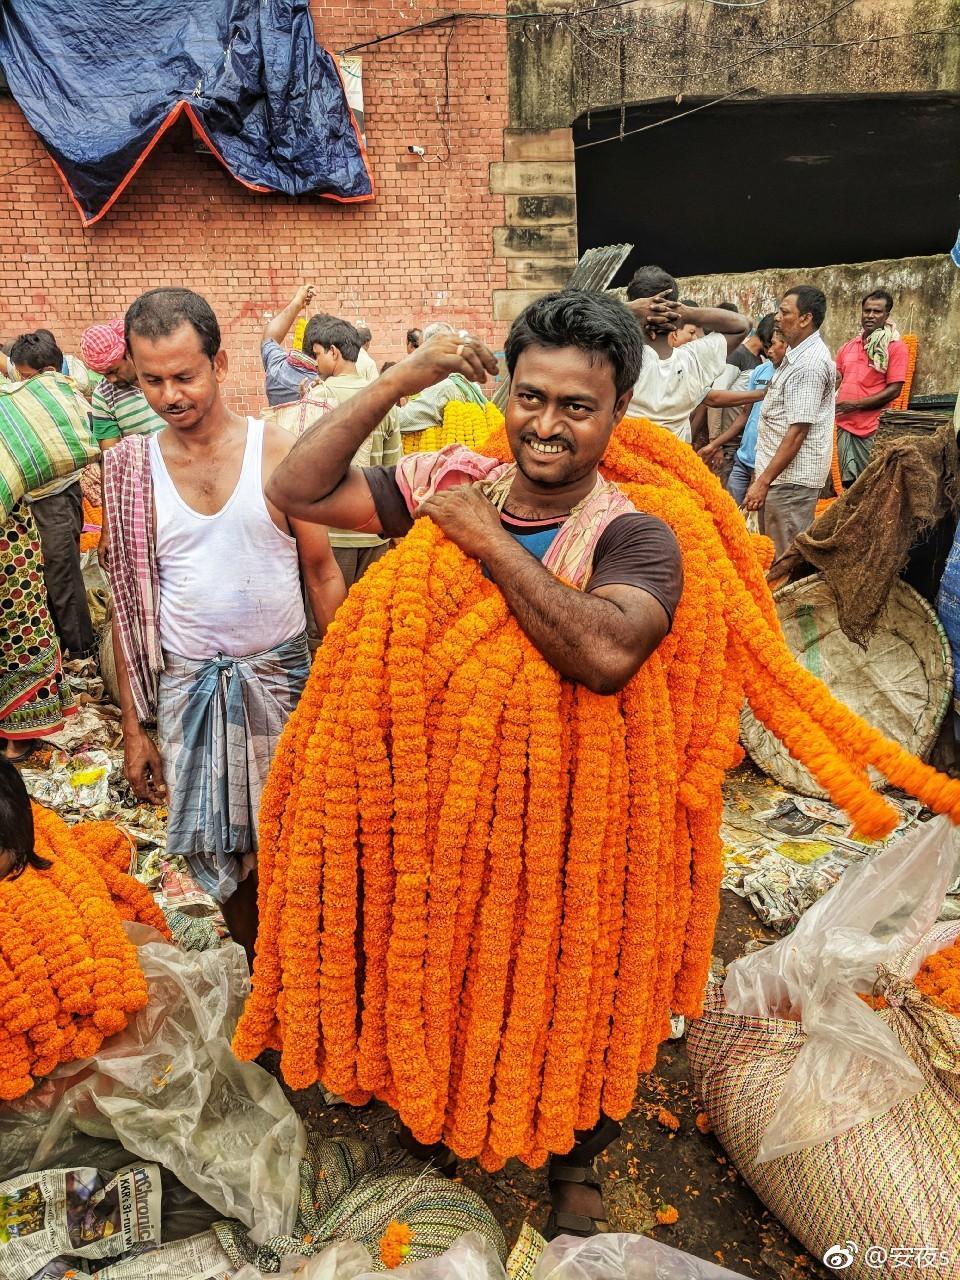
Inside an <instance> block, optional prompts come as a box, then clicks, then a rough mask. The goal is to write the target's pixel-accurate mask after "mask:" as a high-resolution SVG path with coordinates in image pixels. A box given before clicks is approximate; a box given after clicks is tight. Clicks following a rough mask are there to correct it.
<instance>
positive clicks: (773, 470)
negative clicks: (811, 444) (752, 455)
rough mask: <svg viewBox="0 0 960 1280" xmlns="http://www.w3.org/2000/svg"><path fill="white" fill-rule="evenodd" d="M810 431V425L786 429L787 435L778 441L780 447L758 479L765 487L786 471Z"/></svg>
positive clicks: (797, 424) (795, 425)
mask: <svg viewBox="0 0 960 1280" xmlns="http://www.w3.org/2000/svg"><path fill="white" fill-rule="evenodd" d="M809 430H810V424H809V423H808V422H807V423H795V424H794V425H793V426H792V427H790V428H788V430H787V434H786V435H785V436H784V437H783V439H782V440H781V441H780V447H779V449H778V450H777V451H776V453H775V454H774V455H773V457H772V458H771V459H770V461H769V463H768V464H767V466H766V467H764V469H763V472H762V474H761V475H760V476H759V477H758V479H759V480H760V481H761V482H762V483H763V484H765V485H768V486H769V485H771V484H773V482H774V480H776V478H777V476H779V475H780V474H781V473H782V472H784V471H786V469H787V467H789V465H790V463H791V462H792V461H793V460H794V458H795V457H796V456H797V454H798V453H799V452H800V447H801V445H802V444H803V442H804V440H806V438H807V432H808V431H809Z"/></svg>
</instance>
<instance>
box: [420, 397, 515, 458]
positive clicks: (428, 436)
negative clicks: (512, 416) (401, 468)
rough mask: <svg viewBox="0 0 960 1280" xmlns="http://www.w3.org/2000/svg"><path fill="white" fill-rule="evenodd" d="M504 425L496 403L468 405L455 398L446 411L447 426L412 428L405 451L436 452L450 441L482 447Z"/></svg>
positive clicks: (444, 422) (471, 446) (444, 416)
mask: <svg viewBox="0 0 960 1280" xmlns="http://www.w3.org/2000/svg"><path fill="white" fill-rule="evenodd" d="M502 425H503V414H502V413H501V412H500V410H499V409H498V408H497V406H496V405H495V404H492V403H488V404H486V405H483V406H481V405H479V404H464V403H463V401H462V400H451V401H450V402H449V404H447V406H446V407H445V409H444V411H443V425H442V426H437V427H425V428H424V430H423V431H408V432H406V433H405V435H404V437H403V452H404V453H434V452H435V451H436V450H437V449H442V448H443V447H444V445H448V444H465V445H466V446H467V448H468V449H477V450H482V447H483V442H484V441H485V440H486V438H487V436H489V435H490V433H491V432H492V431H496V430H497V429H498V428H499V427H501V426H502Z"/></svg>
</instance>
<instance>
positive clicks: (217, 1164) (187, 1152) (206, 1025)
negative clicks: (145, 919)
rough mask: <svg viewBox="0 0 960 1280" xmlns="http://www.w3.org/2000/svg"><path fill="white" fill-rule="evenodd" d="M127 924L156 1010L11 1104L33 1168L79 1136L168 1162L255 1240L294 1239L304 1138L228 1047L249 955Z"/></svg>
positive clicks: (263, 1076)
mask: <svg viewBox="0 0 960 1280" xmlns="http://www.w3.org/2000/svg"><path fill="white" fill-rule="evenodd" d="M126 928H127V931H128V933H129V935H130V936H131V938H132V939H133V941H134V942H136V944H137V955H138V957H139V960H140V964H141V966H142V968H143V971H144V974H145V975H146V979H147V986H148V988H149V993H150V999H149V1003H148V1005H147V1007H146V1008H145V1009H143V1010H141V1012H140V1013H138V1014H136V1015H135V1016H134V1017H132V1018H131V1019H130V1021H129V1024H128V1026H127V1029H126V1030H125V1031H122V1032H120V1033H119V1035H116V1036H112V1037H111V1038H110V1039H109V1040H107V1041H105V1042H104V1044H103V1046H102V1048H101V1049H100V1051H99V1052H98V1054H97V1057H96V1058H95V1059H94V1060H93V1062H92V1063H90V1062H87V1063H71V1064H69V1066H67V1067H64V1068H60V1069H59V1071H58V1072H57V1073H56V1076H55V1077H54V1078H52V1079H50V1080H47V1081H44V1082H43V1084H42V1085H41V1086H40V1087H39V1089H38V1090H35V1091H34V1093H31V1094H28V1095H27V1097H26V1098H24V1099H22V1101H21V1102H20V1103H16V1104H13V1105H12V1107H11V1109H10V1110H11V1112H12V1113H13V1114H14V1115H15V1114H16V1113H18V1112H20V1111H22V1112H24V1113H25V1116H24V1118H27V1117H29V1119H30V1120H32V1121H36V1122H37V1123H36V1127H34V1128H33V1132H34V1133H35V1134H36V1135H37V1137H38V1139H39V1141H38V1145H37V1146H36V1149H35V1150H34V1151H33V1154H32V1156H30V1157H29V1166H28V1167H29V1168H31V1169H43V1168H46V1167H50V1166H52V1165H54V1164H56V1163H57V1157H56V1153H57V1152H58V1151H59V1150H60V1149H61V1148H62V1146H63V1142H64V1139H65V1138H66V1137H67V1136H68V1134H69V1131H70V1130H71V1129H72V1128H76V1129H79V1130H80V1131H81V1132H83V1133H86V1134H89V1135H90V1136H92V1137H94V1138H114V1139H116V1140H117V1141H119V1142H121V1143H122V1144H123V1146H124V1147H125V1149H126V1150H127V1151H129V1152H131V1153H132V1154H133V1155H136V1156H139V1157H141V1158H142V1159H144V1160H153V1161H156V1163H158V1164H161V1165H163V1166H165V1167H166V1168H167V1169H169V1170H170V1171H171V1172H172V1173H174V1174H175V1175H176V1177H177V1178H178V1179H179V1180H180V1182H182V1183H183V1185H184V1186H186V1187H189V1189H190V1190H191V1191H193V1192H195V1193H196V1194H197V1195H198V1196H200V1197H201V1198H202V1199H203V1200H204V1201H206V1202H207V1203H208V1204H209V1205H212V1206H213V1208H214V1209H215V1210H216V1211H217V1212H218V1213H219V1214H221V1215H222V1216H223V1217H226V1218H237V1219H239V1221H240V1222H242V1223H243V1225H244V1226H245V1227H247V1229H248V1230H249V1232H250V1235H251V1237H252V1238H253V1239H254V1241H255V1242H256V1243H258V1244H259V1243H262V1241H263V1240H265V1239H269V1238H270V1237H271V1236H275V1235H287V1234H289V1233H290V1232H291V1231H292V1230H293V1228H294V1225H295V1222H296V1215H297V1202H298V1199H299V1193H300V1177H299V1172H300V1160H301V1159H302V1158H303V1154H304V1149H305V1145H306V1133H305V1131H304V1128H303V1125H302V1124H301V1123H300V1120H299V1119H298V1117H297V1115H296V1113H295V1112H294V1110H293V1108H292V1107H291V1106H290V1103H289V1102H288V1101H287V1099H286V1097H285V1096H284V1093H283V1090H282V1089H281V1088H280V1085H279V1084H278V1082H277V1081H276V1080H275V1079H274V1078H273V1077H272V1076H271V1075H269V1073H268V1072H266V1071H264V1070H263V1068H262V1067H258V1066H257V1065H256V1063H253V1062H239V1061H238V1060H237V1059H236V1058H235V1057H234V1055H233V1052H232V1050H231V1048H230V1040H231V1037H232V1035H233V1030H234V1028H235V1026H236V1023H237V1019H238V1018H239V1016H240V1011H241V1009H242V1008H243V1002H244V1000H245V999H246V996H247V993H248V990H249V975H248V971H247V963H246V958H245V956H244V954H243V951H242V949H241V948H240V947H239V946H237V944H236V943H233V942H225V943H224V944H223V946H221V947H220V948H219V949H218V950H216V951H181V950H180V949H179V948H178V947H175V946H171V945H170V944H169V943H167V942H165V941H163V940H162V939H161V938H160V935H159V934H157V933H156V932H155V931H154V930H152V929H148V928H147V927H146V926H143V925H127V926H126ZM34 1094H39V1095H40V1097H41V1100H42V1102H41V1105H39V1106H36V1105H34V1101H33V1100H34ZM47 1108H51V1109H50V1110H47ZM10 1118H11V1120H12V1119H13V1115H11V1117H10ZM0 1121H2V1117H0ZM11 1127H14V1128H15V1126H11ZM4 1131H5V1127H4V1125H3V1123H2V1122H0V1134H3V1133H4ZM27 1134H28V1135H29V1129H28V1130H27ZM18 1141H20V1142H21V1143H22V1142H23V1141H29V1137H26V1138H25V1139H18ZM18 1155H20V1156H22V1155H23V1153H22V1152H18ZM128 1163H129V1162H128Z"/></svg>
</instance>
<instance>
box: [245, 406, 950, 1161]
mask: <svg viewBox="0 0 960 1280" xmlns="http://www.w3.org/2000/svg"><path fill="white" fill-rule="evenodd" d="M486 452H487V453H489V454H491V455H492V456H500V457H503V456H505V455H506V441H505V438H504V437H503V435H502V433H501V435H500V439H499V440H496V441H491V442H489V443H488V448H487V450H486ZM606 462H607V465H606V466H605V468H604V469H605V471H606V473H607V474H608V475H610V476H611V478H613V479H615V480H616V481H617V482H618V483H620V484H621V486H622V487H623V489H624V491H625V492H626V493H627V494H628V495H629V497H630V498H631V499H632V500H633V502H634V503H635V505H636V506H637V507H638V508H639V509H640V510H643V511H647V512H650V513H652V514H653V515H656V516H660V517H661V518H662V519H664V520H665V521H666V522H667V523H668V524H669V525H670V526H671V528H672V529H673V530H674V532H675V533H676V535H677V538H678V540H679V543H680V547H681V551H682V554H683V561H684V571H685V587H684V592H683V596H682V599H681V602H680V604H679V606H678V609H677V612H676V617H675V620H674V626H673V629H672V632H671V633H670V635H669V636H668V637H667V638H666V639H665V640H664V642H663V643H662V644H661V645H660V647H659V649H658V650H657V651H656V653H655V654H654V655H653V656H652V657H651V658H650V659H649V661H648V662H647V663H646V664H645V665H644V667H643V668H642V669H641V670H640V672H639V673H638V674H637V675H636V676H635V677H634V678H633V679H632V680H631V681H630V683H629V684H628V685H627V687H626V689H625V690H624V691H623V692H622V693H621V694H619V695H617V696H611V697H602V696H599V695H597V694H594V693H591V692H590V691H588V690H587V689H585V688H584V687H582V686H577V685H574V684H573V683H571V682H568V681H565V680H563V679H561V678H560V677H559V675H558V674H557V673H556V672H555V671H554V670H553V669H552V668H551V667H550V666H549V665H548V664H547V663H546V662H545V661H544V660H543V659H542V658H541V657H540V655H539V654H538V653H537V651H536V650H535V649H534V647H533V646H532V645H531V644H530V642H529V641H528V640H527V639H526V637H525V636H524V635H523V633H522V632H521V630H520V628H519V627H518V625H517V624H516V622H515V621H514V619H513V617H512V616H511V614H510V612H509V610H508V609H507V606H506V603H505V601H504V598H503V596H502V595H501V594H500V592H499V591H498V590H497V588H496V587H495V586H494V585H493V584H492V583H491V582H489V581H488V580H487V579H485V578H484V577H483V575H482V573H481V570H480V568H479V566H478V565H477V564H476V563H475V562H473V561H472V560H469V559H468V558H467V557H466V556H464V555H463V553H462V552H461V551H460V550H459V549H458V548H457V547H456V546H454V545H453V544H452V543H451V542H449V541H447V540H446V539H445V538H444V537H443V535H442V534H441V533H440V531H439V530H438V528H437V527H436V526H435V525H434V524H433V523H431V522H430V521H429V520H421V521H418V522H417V524H416V525H415V526H414V529H413V530H412V532H411V533H410V534H408V535H407V537H406V538H404V539H403V541H402V542H401V544H400V545H399V547H398V548H397V549H396V550H394V551H393V552H392V553H391V554H390V555H388V556H386V557H384V558H383V559H382V560H380V561H379V562H378V563H377V564H376V565H374V566H373V568H372V569H371V570H370V571H369V572H368V573H367V574H366V575H365V576H364V578H363V580H362V581H361V582H360V583H359V584H358V585H357V586H356V587H355V588H354V590H353V591H352V592H351V593H350V595H349V597H348V599H347V600H346V602H345V604H344V605H343V606H342V607H341V609H340V611H339V613H338V614H337V617H336V619H335V621H334V623H333V625H332V626H331V627H330V629H329V630H328V632H327V635H326V638H325V640H324V643H323V646H322V647H321V649H320V650H319V652H318V654H317V657H316V660H315V662H314V666H313V670H312V673H311V676H310V680H309V682H308V684H307V688H306V691H305V693H304V695H303V699H302V701H301V703H300V705H299V707H298V709H297V711H296V712H295V714H294V715H293V717H292V718H291V720H290V722H289V724H288V726H287V728H286V731H285V733H284V735H283V738H282V740H281V743H280V746H279V749H278V751H277V755H276V758H275V761H274V766H273V770H272V772H271V775H270V779H269V782H268V784H267V787H266V790H265V792H264V797H263V803H262V807H261V812H260V862H259V872H260V936H259V938H258V941H257V955H256V965H255V969H254V979H253V992H252V995H251V997H250V999H249V1001H248V1003H247V1006H246V1009H245V1012H244V1014H243V1017H242V1019H241V1022H240V1025H239V1028H238V1031H237V1035H236V1039H235V1042H234V1048H235V1051H236V1052H237V1054H238V1055H239V1056H240V1057H241V1058H248V1059H249V1058H253V1057H255V1056H256V1055H257V1054H259V1053H260V1052H261V1051H262V1050H263V1049H264V1048H267V1047H272V1048H277V1049H279V1050H280V1051H281V1054H282V1058H281V1066H282V1070H283V1074H284V1077H285V1079H286V1081H287V1082H288V1084H290V1085H291V1086H293V1087H294V1088H301V1089H302V1088H306V1087H307V1086H309V1085H311V1084H313V1083H314V1082H315V1081H317V1080H322V1081H323V1083H324V1084H325V1085H326V1086H327V1087H328V1088H329V1089H331V1090H333V1091H334V1092H336V1093H338V1094H341V1095H342V1096H344V1097H345V1098H346V1099H347V1100H348V1101H350V1102H354V1103H360V1102H363V1101H364V1100H366V1099H367V1098H368V1097H369V1096H370V1095H376V1096H377V1097H379V1098H382V1099H384V1100H386V1101H387V1102H388V1103H390V1104H391V1105H392V1106H394V1107H395V1108H396V1109H397V1110H398V1112H399V1114H400V1117H401V1119H402V1120H403V1121H405V1123H406V1124H407V1125H409V1126H410V1128H411V1129H412V1130H413V1133H414V1134H415V1135H416V1137H417V1138H418V1139H419V1140H420V1141H422V1142H433V1141H436V1140H437V1139H440V1138H442V1139H444V1140H445V1141H446V1142H447V1143H449V1145H450V1146H451V1147H452V1148H453V1150H454V1151H456V1152H457V1154H458V1155H460V1156H462V1157H477V1158H479V1159H480V1160H481V1162H482V1163H483V1164H484V1166H485V1167H487V1168H490V1169H493V1168H497V1167H499V1166H500V1165H502V1164H503V1162H504V1161H505V1160H507V1159H508V1158H509V1157H511V1156H520V1158H522V1159H523V1160H524V1161H526V1162H527V1163H529V1164H538V1163H540V1162H541V1161H542V1160H543V1159H544V1158H545V1156H546V1155H547V1153H548V1152H565V1151H567V1150H569V1148H570V1147H571V1145H572V1144H573V1141H574V1130H575V1129H585V1128H590V1127H591V1126H592V1125H594V1124H595V1123H596V1121H597V1119H598V1116H599V1113H600V1109H601V1107H602V1109H603V1111H604V1112H606V1113H607V1114H608V1115H610V1116H613V1117H614V1118H616V1119H619V1118H621V1117H623V1116H624V1115H625V1114H626V1113H627V1112H628V1111H629V1109H630V1106H631V1103H632V1100H633V1096H634V1091H635V1088H636V1084H637V1077H638V1074H640V1073H641V1072H644V1071H647V1070H649V1069H650V1068H651V1067H652V1066H653V1064H654V1061H655V1057H656V1052H657V1048H658V1046H659V1044H660V1043H661V1041H662V1040H663V1039H664V1038H665V1036H666V1035H667V1034H668V1033H669V1026H670V1023H669V1015H670V1011H671V1009H672V1010H674V1011H676V1012H678V1013H683V1014H686V1015H688V1016H691V1017H695V1016H697V1015H698V1014H699V1013H700V1012H701V1008H702V996H703V992H704V989H705V985H706V980H707V973H708V969H709V965H710V955H711V944H712V940H713V933H714V925H715V922H716V917H717V912H718V906H719V886H720V879H721V875H722V870H723V868H722V860H721V845H720V837H719V825H720V814H721V805H722V800H721V783H722V781H723V777H724V773H725V771H726V770H727V768H728V767H730V765H731V764H732V763H734V762H735V761H737V760H738V759H739V758H740V756H741V753H740V750H739V746H738V742H737V736H738V724H739V712H740V707H741V705H742V702H743V699H744V695H745V693H746V695H747V696H749V698H750V700H751V702H752V704H753V707H754V710H755V712H756V713H757V715H758V716H759V717H760V718H761V719H762V720H763V721H764V723H766V724H767V725H768V726H769V727H770V729H771V730H772V731H773V732H775V733H776V734H778V736H779V737H781V739H782V740H783V741H784V742H785V743H786V744H787V746H788V747H789V748H790V749H791V751H793V753H794V754H795V755H796V756H797V758H798V759H800V760H802V761H803V762H804V763H805V764H806V765H807V767H808V768H809V769H810V770H811V772H812V773H813V774H814V775H815V776H816V777H817V778H818V779H819V780H820V781H821V782H822V783H823V785H824V787H825V788H826V789H827V790H828V791H829V793H830V795H831V797H832V798H833V800H834V801H835V802H836V803H838V804H839V805H841V806H842V807H843V808H845V809H846V810H847V812H848V813H849V814H850V815H851V817H852V818H853V819H854V821H855V823H856V825H857V827H858V828H859V830H861V831H862V832H864V833H867V834H872V835H879V834H882V833H885V832H888V831H890V830H891V829H892V828H893V826H894V824H895V822H896V814H895V813H894V811H893V810H892V809H891V808H890V806H889V805H888V804H887V803H886V801H885V800H883V798H882V797H881V796H879V795H878V794H876V793H875V792H874V791H873V790H872V789H871V787H870V784H869V782H868V778H867V772H866V767H867V765H868V764H873V765H875V766H876V767H877V768H878V769H879V770H880V771H881V772H882V773H883V774H884V775H885V776H886V777H887V778H889V779H890V780H891V781H892V782H894V783H896V784H897V785H898V786H900V787H903V788H904V789H905V790H907V791H909V792H911V793H912V794H914V795H916V796H917V797H919V798H920V799H921V800H923V802H924V803H925V804H927V805H929V806H930V807H931V808H933V809H936V810H938V811H945V812H949V813H950V814H951V816H952V817H953V819H954V821H956V820H958V819H960V782H954V781H951V780H949V779H947V778H945V777H942V776H941V775H940V774H938V773H936V772H935V771H934V770H933V769H931V768H929V767H927V766H926V765H924V764H922V763H921V762H920V761H919V760H916V759H914V758H913V757H912V756H910V755H908V754H907V753H906V752H904V751H903V750H902V749H901V748H900V747H899V746H897V745H896V743H893V742H888V741H886V740H885V739H884V738H883V737H882V736H881V735H880V734H879V733H877V732H875V731H874V730H873V729H871V728H870V727H869V726H868V725H867V724H865V723H864V722H863V721H861V720H859V719H857V717H856V716H854V715H853V714H851V713H850V712H849V711H848V710H847V709H846V708H844V707H843V706H842V705H841V704H840V703H838V702H836V701H835V700H834V699H833V698H832V697H831V695H830V694H829V693H828V692H827V690H826V689H825V688H824V686H823V685H822V684H820V683H819V682H818V681H817V680H816V679H815V678H814V677H813V676H811V675H810V674H809V673H808V672H806V671H804V670H803V669H802V668H801V667H800V666H799V665H798V664H797V663H796V661H795V660H794V658H793V657H792V655H791V654H790V652H789V650H788V648H787V646H786V643H785V641H784V639H783V636H782V634H781V632H780V630H779V626H778V623H777V619H776V613H775V610H774V606H773V601H772V598H771V596H770V592H769V589H768V587H767V584H766V582H765V579H764V566H763V564H762V563H761V559H760V558H759V556H758V554H757V545H756V543H755V542H754V541H753V540H751V538H750V536H749V535H748V534H747V532H746V529H745V526H744V522H743V519H742V517H741V515H740V513H739V512H738V510H737V508H736V506H735V505H734V503H733V501H732V499H731V498H730V497H729V496H728V495H727V494H726V493H725V492H724V491H723V489H722V488H721V486H720V484H719V482H718V481H717V479H716V478H715V477H714V476H713V475H712V474H711V473H710V472H709V471H708V470H707V468H706V467H705V466H703V464H702V463H701V462H700V461H699V459H698V458H697V457H696V455H695V454H694V453H693V451H692V450H691V449H690V448H689V446H688V445H684V444H682V443H681V442H680V441H678V440H677V439H676V438H675V437H674V436H672V435H671V434H669V433H668V432H666V431H664V430H663V429H661V428H659V427H655V426H653V425H652V424H650V423H646V422H639V421H630V422H625V423H624V424H622V425H621V427H620V428H618V431H617V433H616V435H615V437H614V439H613V440H612V441H611V443H610V446H609V449H608V453H607V460H606ZM765 545H766V546H767V547H768V546H769V544H765Z"/></svg>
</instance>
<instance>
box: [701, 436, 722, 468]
mask: <svg viewBox="0 0 960 1280" xmlns="http://www.w3.org/2000/svg"><path fill="white" fill-rule="evenodd" d="M719 452H720V445H718V444H717V442H716V441H715V440H711V441H710V443H709V444H705V445H704V446H703V448H702V449H698V450H697V457H698V458H700V460H701V461H702V462H705V463H706V464H707V466H709V465H710V463H711V462H712V461H713V460H714V458H715V457H716V456H717V454H718V453H719Z"/></svg>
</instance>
